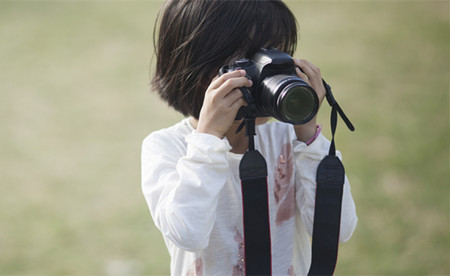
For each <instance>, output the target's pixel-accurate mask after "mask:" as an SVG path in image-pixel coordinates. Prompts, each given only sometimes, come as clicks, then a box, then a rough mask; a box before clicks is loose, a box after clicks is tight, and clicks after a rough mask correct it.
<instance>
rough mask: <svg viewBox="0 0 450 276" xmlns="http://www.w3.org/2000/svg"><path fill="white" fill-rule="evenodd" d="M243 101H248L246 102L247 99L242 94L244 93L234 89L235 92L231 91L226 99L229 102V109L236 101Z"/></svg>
mask: <svg viewBox="0 0 450 276" xmlns="http://www.w3.org/2000/svg"><path fill="white" fill-rule="evenodd" d="M241 99H242V100H243V101H244V102H246V101H245V98H244V95H243V94H242V91H241V90H240V89H234V90H233V91H231V93H229V94H228V95H227V96H226V97H225V100H226V101H227V103H228V106H229V107H231V106H232V105H234V103H235V102H236V101H239V100H241Z"/></svg>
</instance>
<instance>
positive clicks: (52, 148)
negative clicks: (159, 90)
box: [0, 0, 450, 275]
mask: <svg viewBox="0 0 450 276" xmlns="http://www.w3.org/2000/svg"><path fill="white" fill-rule="evenodd" d="M287 3H288V5H289V6H290V7H291V9H292V10H293V12H294V13H295V15H296V16H297V18H298V21H299V24H300V42H299V47H298V51H297V54H296V57H298V58H306V59H309V60H310V61H312V62H313V63H315V64H316V65H318V66H319V67H320V68H321V70H322V74H323V76H324V78H325V79H326V80H327V81H328V83H330V84H331V86H332V87H333V91H334V93H335V96H336V97H337V98H338V100H339V102H340V104H341V106H342V108H343V109H344V110H345V111H346V113H347V115H348V116H349V117H350V119H351V120H352V121H353V123H354V124H355V126H356V131H355V132H354V133H351V132H350V131H348V130H347V129H346V128H345V126H344V124H343V123H342V121H341V122H340V123H339V127H338V135H337V138H336V139H337V140H336V141H337V146H338V148H339V149H340V150H341V151H342V153H343V155H344V164H345V166H346V171H347V174H348V177H349V179H350V183H351V185H352V192H353V197H354V199H355V201H356V205H357V212H358V216H359V225H358V227H357V229H356V232H355V233H354V235H353V238H352V239H351V240H350V241H349V242H348V243H346V244H343V245H342V246H341V247H340V255H339V260H338V266H337V270H336V275H449V274H450V267H449V263H450V262H449V261H450V248H449V246H450V241H449V234H450V227H449V224H450V202H449V200H450V190H449V183H450V181H449V178H450V177H449V152H450V150H449V141H450V140H449V138H450V137H449V129H450V123H449V120H450V114H449V73H450V72H449V71H450V70H449V63H450V57H449V42H450V41H449V35H450V30H449V26H450V24H449V23H450V19H449V16H450V15H449V1H362V0H361V1H331V0H330V1H288V2H287ZM160 4H161V1H61V2H60V1H1V2H0V187H1V194H0V274H1V275H167V274H168V273H169V257H168V254H167V250H166V248H165V245H164V242H163V240H162V237H161V235H160V233H159V232H158V230H157V229H156V228H155V226H154V224H153V221H152V219H151V216H150V213H149V211H148V209H147V205H146V203H145V200H144V197H143V196H142V193H141V188H140V146H141V142H142V140H143V139H144V138H145V136H146V135H148V134H149V133H150V132H152V131H154V130H157V129H160V128H163V127H168V126H170V125H172V124H174V123H176V122H178V121H179V120H181V119H182V116H181V115H179V114H177V113H176V112H175V111H173V110H172V109H171V108H169V107H167V105H166V104H165V103H163V102H162V101H160V100H159V98H158V97H157V96H156V95H155V94H154V93H151V92H150V89H149V81H150V75H151V70H152V69H151V68H152V65H151V60H152V52H153V46H152V32H153V25H154V20H155V17H156V14H157V11H158V9H159V6H160ZM329 112H330V108H329V107H328V106H326V105H323V107H322V109H321V113H320V115H319V121H320V123H322V124H324V126H325V130H324V134H325V135H326V136H327V137H330V130H329Z"/></svg>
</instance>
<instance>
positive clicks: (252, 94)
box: [219, 49, 319, 124]
mask: <svg viewBox="0 0 450 276" xmlns="http://www.w3.org/2000/svg"><path fill="white" fill-rule="evenodd" d="M295 68H296V66H295V64H294V60H293V59H292V57H291V56H289V55H288V54H286V53H284V52H282V51H279V50H276V49H261V50H260V51H258V52H256V53H255V54H254V55H253V56H252V57H251V59H248V58H243V59H239V60H237V61H235V62H234V64H232V65H230V66H228V65H225V66H223V67H222V68H221V69H220V71H219V75H223V74H225V73H227V72H231V71H235V70H239V69H243V70H245V71H246V72H247V78H249V79H251V80H252V82H253V85H252V87H250V88H247V87H241V88H240V89H241V91H242V92H243V93H244V96H245V98H246V100H247V102H249V99H251V100H252V101H254V110H252V111H251V112H252V113H253V114H252V116H254V117H274V118H276V119H277V120H279V121H282V122H286V123H290V124H304V123H307V122H309V121H310V120H311V119H312V118H314V116H315V115H316V113H317V110H318V109H319V99H318V97H317V94H316V92H315V91H314V89H313V88H312V87H311V86H309V85H308V84H307V83H306V82H305V81H304V80H303V79H301V78H300V77H298V76H297V73H296V71H295ZM249 108H250V107H249V105H248V106H246V107H245V106H244V107H242V108H241V109H240V110H239V112H238V113H237V116H236V119H241V118H242V117H244V116H245V115H246V114H248V112H250V111H249V110H248V109H249Z"/></svg>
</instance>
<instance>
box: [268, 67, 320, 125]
mask: <svg viewBox="0 0 450 276" xmlns="http://www.w3.org/2000/svg"><path fill="white" fill-rule="evenodd" d="M260 91H261V94H260V100H261V105H260V106H261V108H262V109H263V113H266V114H267V115H269V116H273V117H275V118H277V119H278V120H280V121H283V122H287V123H291V124H304V123H307V122H309V121H310V120H311V119H312V118H314V116H315V115H316V113H317V110H318V108H319V99H318V97H317V94H316V92H315V91H314V89H313V88H312V87H311V86H309V85H308V84H307V83H306V82H305V81H303V80H302V79H301V78H299V77H296V76H293V75H274V76H271V77H268V78H266V79H265V80H263V82H262V87H261V90H260Z"/></svg>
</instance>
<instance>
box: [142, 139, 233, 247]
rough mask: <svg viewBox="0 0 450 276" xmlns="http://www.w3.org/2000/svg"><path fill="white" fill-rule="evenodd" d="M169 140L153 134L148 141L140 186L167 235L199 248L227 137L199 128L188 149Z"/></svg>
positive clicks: (219, 182)
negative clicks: (211, 133) (201, 132)
mask: <svg viewBox="0 0 450 276" xmlns="http://www.w3.org/2000/svg"><path fill="white" fill-rule="evenodd" d="M168 138H169V137H164V135H158V134H155V135H153V134H152V135H150V136H149V137H147V138H146V139H145V140H144V142H143V145H142V156H141V164H142V190H143V193H144V196H145V199H146V201H147V204H148V206H149V209H150V212H151V214H152V217H153V220H154V222H155V225H156V227H157V228H158V229H159V230H160V231H161V232H162V234H163V236H164V237H165V238H168V239H169V240H170V241H172V242H173V243H174V244H175V245H176V246H178V247H180V248H182V249H184V250H188V251H197V250H200V249H203V248H205V247H206V246H207V245H208V242H209V236H210V234H211V231H212V229H213V226H214V222H215V219H216V216H215V214H216V208H217V204H218V198H219V193H220V191H221V190H222V188H223V186H224V184H225V182H226V180H227V175H228V163H227V159H226V152H227V151H229V150H230V148H231V147H230V146H229V144H228V142H227V141H226V140H221V139H219V138H217V137H214V136H211V135H207V134H200V133H195V132H193V133H191V134H189V135H188V136H187V137H186V142H187V148H186V146H185V143H180V144H181V145H182V146H180V145H179V144H176V143H172V144H171V139H170V138H173V137H170V138H169V139H168ZM172 142H173V141H172Z"/></svg>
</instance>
